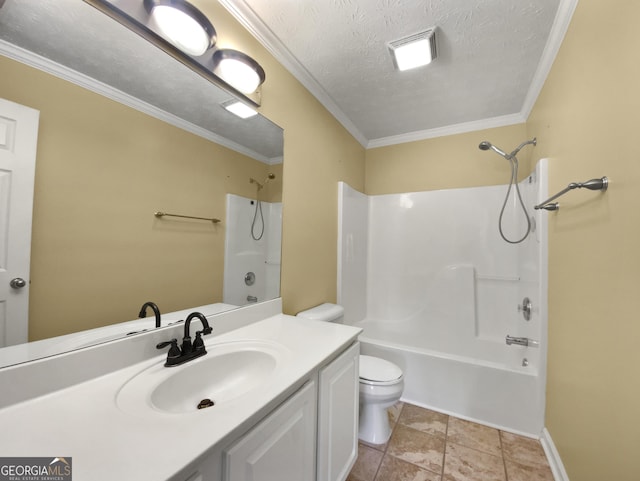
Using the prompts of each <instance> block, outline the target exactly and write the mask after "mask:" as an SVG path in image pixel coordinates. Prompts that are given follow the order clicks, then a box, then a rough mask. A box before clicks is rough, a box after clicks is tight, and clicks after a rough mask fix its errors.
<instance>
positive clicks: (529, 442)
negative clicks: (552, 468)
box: [500, 431, 549, 467]
mask: <svg viewBox="0 0 640 481" xmlns="http://www.w3.org/2000/svg"><path fill="white" fill-rule="evenodd" d="M500 436H501V437H502V449H503V451H504V457H505V458H506V459H510V460H512V461H515V462H517V463H519V464H524V465H525V466H531V467H545V466H546V467H548V466H549V463H548V461H547V457H546V456H545V454H544V450H543V449H542V445H541V444H540V441H538V440H537V439H531V438H525V437H524V436H518V435H516V434H511V433H505V432H504V431H501V432H500Z"/></svg>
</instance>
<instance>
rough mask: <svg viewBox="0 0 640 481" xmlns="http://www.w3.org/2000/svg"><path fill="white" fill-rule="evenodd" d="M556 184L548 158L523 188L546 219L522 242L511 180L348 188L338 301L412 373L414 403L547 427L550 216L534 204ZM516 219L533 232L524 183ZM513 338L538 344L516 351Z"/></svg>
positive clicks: (379, 349)
mask: <svg viewBox="0 0 640 481" xmlns="http://www.w3.org/2000/svg"><path fill="white" fill-rule="evenodd" d="M546 179H547V163H546V160H542V161H540V163H539V164H538V165H537V166H536V170H535V172H533V173H532V174H531V175H530V176H529V177H527V178H526V179H525V180H524V181H522V182H521V183H520V189H521V191H522V195H523V199H524V201H525V205H526V206H527V209H528V211H529V215H530V216H533V222H534V224H535V226H534V231H533V232H532V233H531V234H530V235H529V237H527V239H526V240H525V241H524V242H522V243H521V244H515V245H514V244H507V243H506V242H504V241H503V240H502V239H501V238H500V236H499V234H498V225H497V222H498V214H499V212H500V208H501V206H502V203H503V202H504V197H505V193H506V190H507V186H506V185H500V186H491V187H474V188H464V189H450V190H439V191H430V192H413V193H403V194H389V195H376V196H367V195H364V194H361V193H360V192H357V191H355V190H354V189H352V188H351V187H349V186H348V185H346V184H344V183H340V186H339V206H338V208H339V241H338V303H340V304H342V305H343V306H344V307H345V322H346V323H347V324H352V325H355V326H358V327H362V328H363V329H364V332H363V334H362V335H361V336H360V340H361V341H362V352H363V353H364V354H369V355H375V356H379V357H383V358H385V359H388V360H390V361H392V362H395V363H396V364H398V365H399V366H400V367H401V368H402V369H403V371H404V374H405V391H404V395H403V399H404V400H406V401H408V402H411V403H414V404H418V405H421V406H424V407H428V408H431V409H435V410H438V411H442V412H445V413H448V414H453V415H456V416H459V417H463V418H467V419H470V420H474V421H478V422H482V423H484V424H489V425H493V426H495V427H498V428H501V429H504V430H508V431H512V432H516V433H520V434H526V435H530V436H536V437H537V436H538V435H539V434H540V433H541V431H542V429H543V427H544V395H545V393H544V386H545V373H546V337H547V324H546V323H547V315H546V306H547V293H546V292H547V291H546V289H547V223H546V222H547V220H546V219H547V217H546V216H547V215H548V213H547V212H540V211H534V209H533V206H534V205H535V204H536V203H537V202H539V200H540V199H544V198H545V196H546V195H547V187H546V186H547V180H546ZM504 224H505V226H504V227H505V233H507V234H508V235H510V236H511V237H516V236H517V237H516V238H519V237H522V234H523V233H524V232H525V231H526V220H525V218H524V214H523V212H522V208H521V207H520V206H519V205H518V204H517V203H516V200H515V197H514V192H513V190H512V192H511V196H510V199H509V202H508V204H507V207H506V210H505V222H504ZM525 297H526V298H528V299H530V301H531V305H532V312H531V318H530V320H528V321H527V320H525V319H524V316H523V313H522V312H521V306H522V304H523V299H524V298H525ZM519 306H520V310H519ZM507 335H511V336H517V337H526V338H529V339H531V340H532V341H533V345H530V346H529V347H524V346H519V345H511V346H507V345H506V343H505V337H506V336H507Z"/></svg>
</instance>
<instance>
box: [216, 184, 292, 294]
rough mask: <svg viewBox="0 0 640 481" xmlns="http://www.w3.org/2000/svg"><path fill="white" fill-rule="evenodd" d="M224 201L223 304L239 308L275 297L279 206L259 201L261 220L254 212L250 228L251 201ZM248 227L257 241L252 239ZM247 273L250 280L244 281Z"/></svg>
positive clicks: (253, 207) (253, 209)
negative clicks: (225, 224)
mask: <svg viewBox="0 0 640 481" xmlns="http://www.w3.org/2000/svg"><path fill="white" fill-rule="evenodd" d="M226 200H227V216H226V219H227V221H226V222H227V226H226V233H225V243H224V285H223V294H222V297H223V300H224V302H225V303H226V304H233V305H236V306H243V305H245V304H249V303H254V302H262V301H265V300H268V299H275V298H276V297H279V296H280V245H281V239H282V203H281V202H264V201H261V204H262V219H261V217H260V211H259V210H258V212H257V217H256V220H255V225H253V224H254V221H253V219H254V216H255V215H256V202H257V201H256V200H255V199H249V198H246V197H242V196H239V195H235V194H227V199H226ZM263 222H264V231H263V232H262V226H263ZM252 227H253V232H254V234H255V237H257V238H259V240H256V239H254V238H253V237H252V235H251V232H252V231H251V229H252ZM261 232H262V237H260V235H259V234H260V233H261ZM249 273H253V277H252V278H251V279H248V280H246V276H247V275H248V274H249Z"/></svg>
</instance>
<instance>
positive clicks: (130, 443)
mask: <svg viewBox="0 0 640 481" xmlns="http://www.w3.org/2000/svg"><path fill="white" fill-rule="evenodd" d="M360 331H361V330H360V329H357V328H354V327H351V326H344V325H339V324H333V323H324V322H317V321H308V320H305V319H300V318H297V317H292V316H287V315H283V314H279V315H275V316H273V317H270V318H267V319H264V320H262V321H258V322H256V323H253V324H250V325H248V326H245V327H242V328H239V329H236V330H233V331H231V332H227V333H226V334H222V335H219V336H215V337H212V336H207V338H208V339H207V338H205V340H206V344H207V350H208V351H209V352H212V351H213V350H214V349H215V344H218V343H228V342H231V341H237V340H248V339H254V340H263V341H268V342H274V343H278V344H280V345H282V346H284V347H285V348H286V351H287V353H288V354H287V356H288V359H289V361H287V362H286V363H284V365H283V367H282V368H281V369H279V371H278V374H277V376H274V378H273V380H272V382H271V383H268V384H266V385H264V386H262V387H261V388H260V389H257V390H255V391H254V392H252V394H251V395H248V396H243V397H241V398H239V399H238V400H236V401H234V402H233V405H232V406H229V405H227V406H214V407H212V408H208V409H204V410H201V411H194V412H192V413H187V414H167V413H164V412H160V411H157V410H153V408H151V407H150V408H149V412H148V413H143V414H141V415H138V414H132V413H130V412H125V411H124V410H122V409H121V408H120V407H119V406H118V404H117V402H116V397H117V394H118V391H119V389H120V388H121V387H122V386H123V385H124V384H125V383H126V381H127V380H129V379H131V378H132V377H133V376H135V375H136V374H138V373H140V372H141V371H142V370H144V369H145V368H147V367H150V366H152V365H154V364H157V363H162V362H164V360H165V358H166V352H163V353H162V354H159V355H158V356H156V357H154V358H153V359H149V360H146V361H143V362H139V363H137V364H134V365H132V366H129V367H126V368H124V369H120V370H117V371H114V372H111V373H108V374H105V375H103V376H101V377H98V378H96V379H92V380H89V381H86V382H83V383H80V384H76V385H74V386H71V387H68V388H66V389H62V390H59V391H55V392H52V393H49V394H47V395H44V396H40V397H36V398H33V399H30V400H27V401H25V402H21V403H18V404H14V405H12V406H8V407H6V408H4V409H0V426H2V435H1V436H0V456H3V457H9V456H11V457H13V456H16V457H17V456H27V457H29V456H40V457H42V456H51V457H56V456H57V457H71V458H72V459H73V479H74V480H75V481H84V480H91V481H99V480H109V481H113V480H120V481H124V480H129V479H131V480H137V481H142V480H153V481H159V480H163V479H168V478H170V477H171V476H173V475H175V474H176V473H178V472H179V471H180V470H182V469H183V468H184V467H185V466H187V465H188V464H189V463H191V462H192V461H193V460H194V459H196V458H198V457H199V456H201V455H203V454H205V453H206V452H207V451H209V450H210V449H211V447H212V446H214V445H216V444H217V443H219V442H220V441H223V440H225V442H228V441H230V439H225V438H228V437H229V435H230V434H231V433H233V432H234V430H236V431H237V428H238V427H239V426H242V425H243V423H244V424H245V425H247V422H248V421H251V422H252V423H253V422H255V421H257V420H258V419H259V418H261V417H263V416H264V415H265V414H266V413H267V412H266V411H268V410H271V409H273V408H274V407H275V406H276V405H277V404H278V403H279V402H281V401H282V400H283V399H281V398H282V397H283V395H288V394H290V393H291V392H293V390H295V389H296V388H297V387H299V386H301V385H302V383H303V381H304V380H305V378H306V377H307V376H308V375H309V374H310V373H311V372H312V371H313V370H314V369H315V368H316V367H317V366H318V365H321V364H323V363H325V361H326V360H328V359H330V358H332V357H333V356H335V355H336V354H337V353H339V352H341V351H342V350H344V349H345V348H346V347H347V346H349V345H350V344H351V343H352V342H353V341H354V340H355V339H356V337H357V335H358V334H359V333H360ZM205 358H206V356H204V357H203V358H201V359H205ZM191 362H197V361H191ZM184 366H189V363H186V364H184ZM181 367H182V366H178V367H174V368H171V369H176V370H177V369H180V368H181ZM236 434H237V433H236ZM234 435H235V434H234Z"/></svg>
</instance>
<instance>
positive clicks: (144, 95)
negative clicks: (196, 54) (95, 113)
mask: <svg viewBox="0 0 640 481" xmlns="http://www.w3.org/2000/svg"><path fill="white" fill-rule="evenodd" d="M0 5H1V3H0ZM0 40H2V41H4V42H6V44H7V45H9V46H11V45H14V46H17V47H20V48H21V49H24V50H25V51H27V52H32V53H35V54H37V55H39V56H41V57H44V58H45V59H49V60H51V61H53V62H55V64H58V65H62V66H64V67H68V68H70V69H72V70H73V71H75V72H79V73H81V74H84V75H86V76H88V77H90V78H91V79H95V80H98V81H99V82H101V83H103V84H106V85H108V86H110V87H112V88H115V89H117V90H119V91H120V92H123V93H124V94H126V95H128V96H130V97H133V98H135V99H138V100H141V101H142V102H144V103H146V104H148V105H150V106H152V107H155V108H157V109H159V110H160V111H162V112H166V113H168V114H170V115H171V116H175V117H177V118H178V119H181V120H184V121H186V122H188V123H189V124H190V125H191V126H192V127H194V128H195V131H196V132H204V136H207V133H211V134H213V135H212V136H210V137H209V138H211V139H212V140H217V141H221V142H219V143H223V145H226V146H228V147H230V148H235V150H238V151H241V152H243V153H245V154H247V155H250V156H252V157H254V158H256V159H258V160H262V161H264V162H267V163H273V162H278V161H280V160H281V159H282V142H283V139H282V130H281V129H280V128H279V127H277V126H276V125H274V124H273V123H271V122H269V121H268V120H267V119H265V118H264V117H253V118H251V119H248V120H241V119H239V118H237V117H235V116H234V115H231V114H230V113H229V112H227V111H226V110H224V109H223V108H222V107H221V106H220V103H222V102H224V101H226V100H229V99H231V98H232V97H231V95H229V94H227V93H225V92H224V91H222V90H221V89H219V88H217V87H215V86H214V85H212V84H211V83H209V82H208V81H207V80H205V79H204V78H202V77H201V76H200V75H197V74H195V73H194V72H192V71H191V70H189V69H188V68H187V67H185V66H184V65H182V64H181V63H179V62H177V61H175V60H174V59H173V58H171V57H170V56H168V55H167V54H165V53H164V52H162V51H161V50H160V49H158V48H157V47H155V46H154V45H152V44H151V43H149V42H147V41H146V40H144V39H142V38H141V37H139V36H138V35H137V34H135V33H133V32H131V31H129V30H127V29H126V28H125V27H123V26H122V25H120V24H119V23H117V22H115V21H114V20H112V19H111V18H109V17H107V16H106V15H105V14H103V13H101V12H99V11H98V10H96V9H95V8H94V7H92V6H90V5H88V4H86V3H84V2H83V1H81V0H55V1H42V0H6V2H5V3H4V6H2V8H0Z"/></svg>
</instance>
